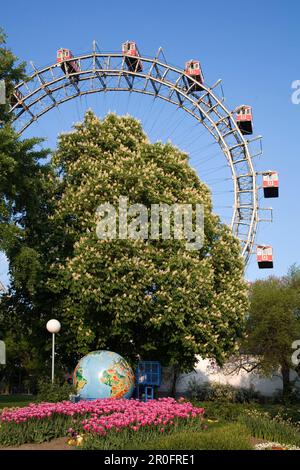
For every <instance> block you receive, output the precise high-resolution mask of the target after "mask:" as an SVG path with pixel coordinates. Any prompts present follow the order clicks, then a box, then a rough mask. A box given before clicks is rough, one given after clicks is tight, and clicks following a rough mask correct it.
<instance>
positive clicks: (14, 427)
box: [0, 414, 73, 446]
mask: <svg viewBox="0 0 300 470" xmlns="http://www.w3.org/2000/svg"><path fill="white" fill-rule="evenodd" d="M72 421H73V420H72V417H71V416H63V415H60V414H56V415H54V416H52V417H51V418H48V419H46V418H45V419H31V420H28V421H26V422H25V423H24V422H21V423H18V424H11V423H7V422H5V423H2V424H1V428H0V445H2V446H19V445H22V444H26V443H31V442H35V443H41V442H45V441H50V440H51V439H54V438H56V437H63V436H66V434H67V429H68V428H69V427H70V426H71V425H72Z"/></svg>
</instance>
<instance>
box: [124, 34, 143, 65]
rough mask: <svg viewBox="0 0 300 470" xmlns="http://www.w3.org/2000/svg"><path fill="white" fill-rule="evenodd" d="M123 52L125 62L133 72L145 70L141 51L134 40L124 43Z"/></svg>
mask: <svg viewBox="0 0 300 470" xmlns="http://www.w3.org/2000/svg"><path fill="white" fill-rule="evenodd" d="M122 54H123V56H124V60H125V64H126V65H127V67H128V70H130V71H131V72H141V71H142V70H143V67H142V62H141V60H140V59H139V57H140V53H139V50H138V47H137V45H136V43H135V42H133V41H126V42H124V43H123V44H122Z"/></svg>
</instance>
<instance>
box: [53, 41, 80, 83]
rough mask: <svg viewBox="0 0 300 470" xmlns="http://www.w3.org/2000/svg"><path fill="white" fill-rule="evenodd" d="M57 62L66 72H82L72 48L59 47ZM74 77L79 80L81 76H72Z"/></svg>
mask: <svg viewBox="0 0 300 470" xmlns="http://www.w3.org/2000/svg"><path fill="white" fill-rule="evenodd" d="M56 63H57V64H60V66H61V69H62V71H63V72H64V73H65V74H68V75H69V74H70V75H72V74H73V73H78V72H80V67H79V64H78V61H77V60H74V59H73V54H72V52H71V51H70V49H64V48H61V49H58V51H57V56H56ZM72 79H73V80H75V81H76V82H78V80H79V77H78V75H76V76H75V77H72Z"/></svg>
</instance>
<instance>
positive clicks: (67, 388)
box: [36, 379, 75, 403]
mask: <svg viewBox="0 0 300 470" xmlns="http://www.w3.org/2000/svg"><path fill="white" fill-rule="evenodd" d="M73 393H75V388H74V387H73V385H70V384H68V383H63V384H61V383H59V382H54V383H51V382H47V381H45V380H43V379H41V380H39V382H38V394H37V397H36V401H38V402H48V403H50V402H53V403H55V402H59V401H64V400H69V396H70V395H71V394H73Z"/></svg>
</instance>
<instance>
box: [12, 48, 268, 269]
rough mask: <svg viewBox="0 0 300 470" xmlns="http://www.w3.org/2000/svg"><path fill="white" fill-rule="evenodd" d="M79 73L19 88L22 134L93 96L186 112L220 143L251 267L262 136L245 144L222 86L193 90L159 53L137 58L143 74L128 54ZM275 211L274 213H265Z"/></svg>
mask: <svg viewBox="0 0 300 470" xmlns="http://www.w3.org/2000/svg"><path fill="white" fill-rule="evenodd" d="M72 60H73V61H78V63H79V65H80V72H77V73H71V74H69V73H68V71H67V67H66V65H65V66H64V67H65V68H64V70H62V68H61V66H60V64H57V63H55V64H52V65H49V66H46V67H44V68H42V69H37V68H36V67H35V66H34V64H33V63H31V65H32V67H33V70H34V73H33V74H32V75H31V76H30V77H28V79H27V80H26V81H23V82H20V83H19V84H18V85H16V87H15V92H16V94H18V102H17V103H16V104H15V105H14V106H13V107H12V108H11V112H12V113H13V114H14V117H13V121H14V123H15V127H16V130H17V132H18V133H19V134H21V133H22V132H24V131H25V129H27V128H28V127H29V126H30V125H31V124H32V123H34V122H35V121H37V120H38V119H39V118H40V117H41V116H42V115H44V114H45V113H47V112H48V111H50V110H51V109H53V108H55V107H58V106H59V105H60V104H62V103H65V102H67V101H69V100H71V99H73V98H76V97H79V96H82V95H87V94H91V93H99V92H105V93H106V92H110V91H114V92H115V91H126V92H131V93H142V94H145V95H150V96H153V97H154V98H160V99H162V100H164V101H167V102H169V103H171V104H173V105H175V106H177V107H178V108H181V109H182V110H184V111H186V112H187V113H188V114H190V115H191V116H193V117H194V118H195V119H196V120H197V121H198V122H199V123H200V124H202V125H203V126H204V127H205V128H206V129H207V131H208V132H209V133H210V134H211V136H212V137H213V138H214V139H215V141H216V142H217V143H218V144H219V146H220V148H221V150H222V152H223V153H224V155H225V157H226V160H227V163H228V165H229V167H230V171H231V176H232V180H233V192H234V202H233V214H232V219H231V224H230V227H231V229H232V232H233V234H234V235H235V236H236V237H237V238H239V240H240V242H241V253H242V255H243V256H244V259H245V262H246V263H247V262H248V260H249V257H250V255H251V254H252V252H253V246H254V244H255V235H256V230H257V224H258V222H259V221H261V220H266V219H260V218H259V210H260V208H259V205H258V190H259V189H260V188H259V186H258V184H257V173H256V171H255V169H254V165H253V161H252V159H253V157H255V156H257V155H260V154H261V153H262V152H261V150H260V151H259V152H258V153H256V154H251V151H250V144H251V142H253V141H256V140H260V139H261V137H260V136H258V137H257V138H252V139H246V138H245V136H244V135H243V134H242V133H241V131H240V129H239V128H238V126H237V123H236V121H235V118H234V111H229V110H228V109H227V108H226V107H225V105H224V102H223V101H224V99H223V98H219V97H218V96H217V94H216V93H215V92H214V90H215V89H217V87H218V86H219V85H220V83H221V80H218V81H217V82H216V83H215V84H214V85H213V86H211V87H208V86H207V85H203V87H202V88H203V89H202V90H201V91H194V88H195V84H197V82H196V81H195V80H194V79H193V78H191V77H190V76H188V75H187V74H186V73H185V72H184V71H183V70H181V69H179V68H177V67H174V66H172V65H169V64H168V63H167V62H166V61H165V59H164V55H163V51H162V49H161V48H160V49H159V51H158V53H157V55H156V56H155V57H154V58H150V57H143V56H140V57H138V60H139V61H140V63H141V64H142V70H141V71H138V70H137V66H136V67H135V69H134V70H129V69H128V67H127V65H126V62H125V59H124V56H123V54H122V53H121V52H120V53H102V52H100V51H98V50H96V47H95V43H94V47H93V51H92V52H91V53H88V54H84V55H78V56H76V57H73V58H72ZM264 210H270V209H264Z"/></svg>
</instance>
